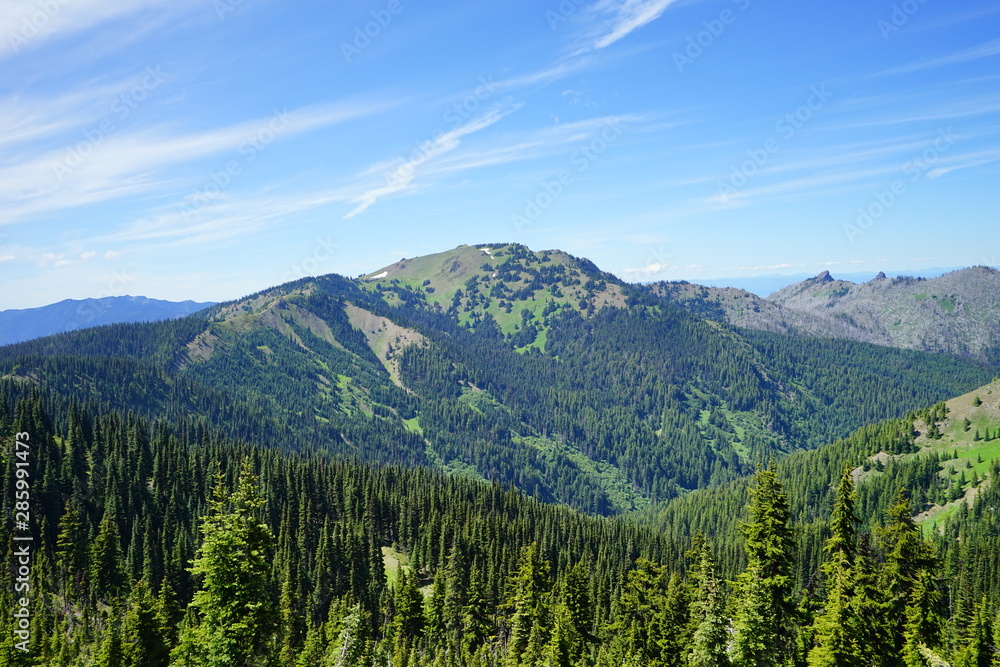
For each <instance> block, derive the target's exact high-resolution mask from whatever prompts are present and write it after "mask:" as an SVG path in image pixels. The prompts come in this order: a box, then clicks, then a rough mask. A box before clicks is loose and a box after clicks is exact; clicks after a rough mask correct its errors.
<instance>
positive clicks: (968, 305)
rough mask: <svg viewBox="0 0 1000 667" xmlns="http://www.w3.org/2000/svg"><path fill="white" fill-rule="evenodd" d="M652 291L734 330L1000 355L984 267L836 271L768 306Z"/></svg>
mask: <svg viewBox="0 0 1000 667" xmlns="http://www.w3.org/2000/svg"><path fill="white" fill-rule="evenodd" d="M650 289H651V290H652V291H653V292H654V293H656V294H658V295H660V296H663V297H666V298H670V299H673V300H675V301H677V302H678V303H679V304H680V305H683V306H685V307H686V308H688V309H690V310H694V311H697V312H701V313H703V314H707V315H709V316H712V317H715V318H716V319H719V320H725V321H728V322H729V323H730V324H733V325H736V326H741V327H747V328H750V329H762V330H765V331H775V332H779V333H791V334H800V335H811V336H826V337H837V338H849V339H851V340H858V341H863V342H868V343H876V344H879V345H889V346H893V347H900V348H907V349H914V350H924V351H927V352H949V353H954V354H960V355H964V356H970V357H986V356H987V355H989V354H990V353H991V351H995V350H996V349H998V348H1000V272H998V271H996V270H995V269H992V268H989V267H984V266H977V267H973V268H969V269H962V270H960V271H953V272H951V273H948V274H945V275H943V276H941V277H939V278H933V279H923V278H906V277H903V278H891V279H890V278H888V277H886V275H885V273H881V272H880V273H879V274H878V275H877V276H875V278H874V279H872V280H870V281H868V282H866V283H861V284H855V283H852V282H847V281H844V280H836V279H835V278H833V276H831V275H830V273H829V272H828V271H823V272H822V273H820V274H819V275H818V276H816V277H815V278H810V279H809V280H805V281H803V282H801V283H797V284H795V285H789V286H788V287H785V288H784V289H782V290H779V291H777V292H775V293H774V294H772V295H771V296H769V297H768V298H766V299H762V298H760V297H758V296H756V295H754V294H750V293H749V292H744V291H742V290H736V289H731V288H727V289H717V288H712V287H702V286H700V285H690V284H687V283H656V284H654V285H650Z"/></svg>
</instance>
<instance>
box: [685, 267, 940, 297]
mask: <svg viewBox="0 0 1000 667" xmlns="http://www.w3.org/2000/svg"><path fill="white" fill-rule="evenodd" d="M955 270H956V269H955V268H950V269H942V268H932V269H920V270H917V271H903V272H896V273H890V274H889V275H890V276H891V277H897V276H914V277H919V278H937V277H938V276H941V275H944V274H945V273H949V272H951V271H955ZM838 275H839V276H840V279H841V280H848V281H851V282H855V283H864V282H868V281H869V280H871V279H872V276H873V275H874V274H872V273H869V272H862V273H844V274H838ZM812 277H813V275H812V274H810V273H796V274H791V275H778V274H775V275H767V276H743V277H737V278H706V279H704V280H699V281H698V284H700V285H705V286H706V287H735V288H737V289H741V290H745V291H747V292H750V293H752V294H756V295H758V296H761V297H767V296H769V295H771V294H773V293H775V292H777V291H778V290H780V289H781V288H783V287H788V286H789V285H794V284H795V283H799V282H802V281H803V280H808V279H809V278H812Z"/></svg>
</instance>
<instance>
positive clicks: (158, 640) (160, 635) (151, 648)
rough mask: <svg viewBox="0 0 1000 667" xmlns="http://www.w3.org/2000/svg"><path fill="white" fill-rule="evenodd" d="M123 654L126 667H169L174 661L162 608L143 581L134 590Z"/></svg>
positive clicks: (127, 613) (130, 602)
mask: <svg viewBox="0 0 1000 667" xmlns="http://www.w3.org/2000/svg"><path fill="white" fill-rule="evenodd" d="M122 653H123V657H124V660H123V663H122V664H123V667H166V665H167V664H168V663H169V662H170V648H169V647H168V646H167V638H166V628H164V627H163V625H162V618H161V615H160V614H159V605H158V604H157V600H156V599H155V598H154V597H153V594H152V592H151V591H150V590H149V586H147V585H146V582H145V581H142V580H140V581H139V582H138V583H137V584H136V585H135V586H134V587H133V588H132V594H131V597H130V600H129V607H128V611H127V612H126V614H125V620H124V622H123V624H122Z"/></svg>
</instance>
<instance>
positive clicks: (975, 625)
mask: <svg viewBox="0 0 1000 667" xmlns="http://www.w3.org/2000/svg"><path fill="white" fill-rule="evenodd" d="M964 644H965V645H964V646H963V647H962V648H961V650H960V651H959V653H958V656H957V658H956V660H955V667H993V664H995V663H994V662H993V660H994V653H996V647H995V644H994V635H993V628H992V627H991V623H990V617H989V613H988V612H987V607H986V597H985V596H984V597H983V599H982V600H980V601H979V602H977V603H976V606H975V607H974V609H973V612H972V623H971V625H970V626H969V629H968V632H967V637H966V638H965V641H964ZM997 658H998V661H1000V655H998V656H997Z"/></svg>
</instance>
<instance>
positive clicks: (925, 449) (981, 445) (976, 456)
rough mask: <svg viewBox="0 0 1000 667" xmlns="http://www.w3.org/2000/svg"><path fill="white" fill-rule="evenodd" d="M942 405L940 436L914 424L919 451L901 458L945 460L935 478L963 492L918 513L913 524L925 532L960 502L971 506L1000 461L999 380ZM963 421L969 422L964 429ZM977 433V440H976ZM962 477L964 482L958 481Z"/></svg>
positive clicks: (864, 476)
mask: <svg viewBox="0 0 1000 667" xmlns="http://www.w3.org/2000/svg"><path fill="white" fill-rule="evenodd" d="M977 398H978V399H979V401H980V402H981V404H980V405H978V406H977V405H975V403H976V399H977ZM945 405H946V406H947V408H948V413H947V417H946V418H945V420H944V421H941V422H937V426H938V430H939V431H940V433H941V437H940V438H932V437H928V431H929V430H930V425H929V424H926V423H925V422H922V421H919V422H916V423H915V424H914V428H915V429H916V430H917V431H919V432H920V433H921V435H920V436H919V437H918V438H917V439H916V444H917V445H919V446H920V451H918V452H916V453H913V454H907V455H905V456H904V457H902V458H906V459H913V458H917V457H925V456H937V457H942V456H943V457H946V460H944V461H942V462H941V464H940V466H941V472H940V473H939V476H940V478H941V480H942V483H944V482H947V483H949V484H950V485H952V486H957V485H961V487H962V490H964V492H965V493H964V495H963V496H962V497H961V498H958V499H957V500H954V501H951V502H948V503H943V504H937V505H933V506H931V507H929V508H926V509H925V511H923V512H921V513H920V514H919V515H918V516H917V521H918V522H919V523H922V524H923V525H924V527H925V529H926V530H934V529H937V528H939V527H941V526H942V525H943V524H944V522H945V521H946V520H947V519H948V518H949V517H951V516H952V515H953V514H954V513H955V512H957V511H958V510H959V508H960V506H961V505H962V504H963V503H968V504H970V505H971V503H972V502H974V500H975V498H976V495H977V494H978V493H979V491H980V490H981V489H982V488H983V485H985V484H991V483H993V480H992V479H990V478H989V476H988V474H989V470H990V464H991V462H992V461H994V460H996V459H1000V380H995V381H994V382H992V383H991V384H989V385H986V386H984V387H981V388H980V389H977V390H975V391H971V392H969V393H968V394H964V395H962V396H959V397H957V398H953V399H951V400H950V401H947V402H946V403H945ZM966 420H968V421H969V426H968V427H966V424H965V422H966ZM977 432H978V434H979V436H980V439H979V440H976V434H977ZM987 434H989V435H987ZM987 437H990V438H991V439H987ZM883 458H884V457H883ZM879 474H880V473H879V472H878V471H876V470H870V471H869V472H867V473H864V474H862V475H860V476H859V477H860V479H861V480H862V483H863V480H864V479H867V478H870V477H873V476H876V475H879ZM963 474H964V475H965V482H964V483H963V482H962V481H961V479H962V475H963Z"/></svg>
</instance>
